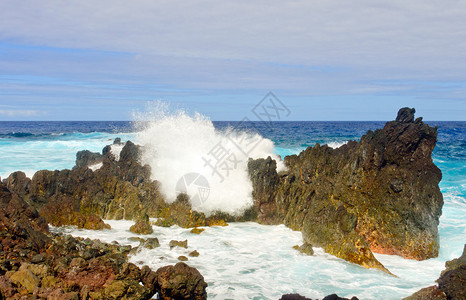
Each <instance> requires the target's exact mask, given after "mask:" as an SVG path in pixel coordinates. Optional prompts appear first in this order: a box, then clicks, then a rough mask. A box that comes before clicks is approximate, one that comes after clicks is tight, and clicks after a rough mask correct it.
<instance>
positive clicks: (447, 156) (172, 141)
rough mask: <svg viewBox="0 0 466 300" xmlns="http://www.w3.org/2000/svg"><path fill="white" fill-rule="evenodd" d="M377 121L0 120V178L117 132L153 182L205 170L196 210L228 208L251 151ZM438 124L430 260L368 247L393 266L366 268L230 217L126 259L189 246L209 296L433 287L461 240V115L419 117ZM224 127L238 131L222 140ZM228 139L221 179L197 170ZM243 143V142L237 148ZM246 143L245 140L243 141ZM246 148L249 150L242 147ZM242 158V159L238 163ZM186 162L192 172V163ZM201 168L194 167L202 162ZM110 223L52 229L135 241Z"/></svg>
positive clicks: (353, 136)
mask: <svg viewBox="0 0 466 300" xmlns="http://www.w3.org/2000/svg"><path fill="white" fill-rule="evenodd" d="M384 123H385V122H271V123H268V122H211V121H210V120H208V119H207V118H205V117H202V116H196V117H190V116H186V115H177V116H171V117H166V118H164V119H163V120H162V121H160V122H156V123H155V124H154V123H151V122H148V123H135V122H0V153H1V155H0V177H1V178H2V179H4V178H6V177H7V176H8V175H9V174H10V173H11V172H14V171H17V170H21V171H24V172H25V173H26V174H27V175H28V176H29V177H31V176H32V175H33V174H34V173H35V172H36V171H38V170H42V169H48V170H55V169H65V168H72V167H73V166H74V163H75V159H76V152H77V151H79V150H84V149H87V150H90V151H93V152H100V151H101V150H102V148H103V147H104V146H105V145H108V144H110V143H112V141H113V140H114V139H115V138H116V137H120V138H121V139H122V141H127V140H132V141H134V142H136V143H140V144H144V145H145V146H146V149H149V150H148V152H147V153H146V155H145V157H144V160H145V162H146V163H148V164H150V165H151V167H152V169H153V174H152V176H153V177H154V179H157V180H160V181H161V182H162V187H163V186H165V189H164V190H163V192H164V193H165V194H166V195H168V197H172V196H171V194H174V193H175V188H174V186H175V184H176V182H177V181H178V179H179V178H180V174H181V175H183V174H185V173H186V172H188V171H189V170H191V171H196V172H204V173H206V174H207V175H206V177H207V179H208V181H209V184H210V188H211V194H210V196H209V199H208V201H206V202H205V203H203V204H202V206H200V210H203V211H205V212H209V211H210V210H213V209H225V210H227V211H230V212H231V211H234V210H236V209H238V208H241V207H244V206H247V205H249V204H250V203H251V196H250V191H251V188H250V187H248V186H247V185H248V180H247V178H245V173H246V171H245V170H244V168H245V167H244V166H245V163H246V162H247V157H243V158H241V157H240V156H241V155H245V153H246V154H248V155H249V156H251V157H254V158H256V157H266V156H268V155H271V156H273V157H274V158H276V159H279V156H281V157H284V156H285V155H290V154H298V153H299V152H300V151H302V150H304V149H305V148H306V147H308V146H313V145H314V144H315V143H320V144H329V146H331V147H339V146H341V145H342V144H344V143H346V142H347V141H348V140H358V139H359V138H360V137H361V136H362V135H363V134H364V133H365V132H366V131H367V130H375V129H377V128H382V127H383V126H384ZM426 123H428V124H429V125H431V126H438V143H437V146H436V147H435V149H434V153H433V160H434V163H435V164H436V165H437V166H438V167H439V168H440V169H441V170H442V173H443V178H442V181H441V182H440V189H441V191H442V193H443V196H444V201H445V204H444V206H443V213H442V216H441V219H440V225H439V233H440V245H441V246H440V254H439V257H437V258H434V259H429V260H425V261H414V260H406V259H403V258H401V257H398V256H389V255H380V254H376V257H377V259H379V260H380V261H381V262H382V263H383V264H384V265H385V266H386V267H387V268H388V269H389V270H390V271H391V272H392V273H394V274H396V275H397V276H398V277H392V276H389V275H387V274H385V273H383V272H381V271H378V270H368V269H364V268H362V267H360V266H357V265H353V264H350V263H347V262H345V261H343V260H341V259H338V258H336V257H333V256H331V255H328V254H326V253H324V252H323V251H322V250H321V249H318V248H316V249H315V253H316V254H315V255H314V256H305V255H302V254H300V253H298V252H297V251H296V250H294V249H292V246H294V245H299V244H302V237H301V233H300V232H296V231H292V230H290V229H288V228H286V227H285V226H283V225H278V226H266V225H260V224H256V223H234V224H230V225H229V226H226V227H211V228H206V230H205V232H203V233H202V234H201V235H193V234H191V233H189V230H187V229H183V228H180V227H177V226H173V227H170V228H162V227H155V226H154V233H153V236H155V237H157V238H158V239H159V240H160V242H161V247H159V248H156V249H153V250H148V249H144V250H143V251H142V252H140V253H138V254H137V255H135V256H132V257H131V261H132V262H134V263H136V264H138V265H144V264H147V265H149V266H150V267H152V268H154V269H156V268H158V267H161V266H164V265H168V264H174V263H176V262H177V257H178V256H179V255H187V253H189V252H190V251H193V250H194V249H196V250H197V251H198V252H199V253H200V256H199V257H196V258H190V260H189V261H188V264H189V265H191V266H194V267H196V268H198V270H199V271H200V272H201V274H203V276H204V277H205V279H206V282H207V283H208V285H209V286H208V288H207V292H208V296H209V299H279V298H280V296H281V295H282V294H285V293H300V294H301V295H304V296H307V297H310V298H322V297H323V296H325V295H328V294H332V293H337V294H338V295H339V296H344V297H349V298H350V297H351V296H357V297H359V299H381V298H383V299H401V298H403V297H406V296H408V295H410V294H412V293H413V292H415V291H417V290H419V289H420V288H423V287H427V286H429V285H433V284H435V280H436V279H437V278H438V277H439V275H440V272H441V271H442V270H443V269H444V263H445V261H447V260H450V259H452V258H455V257H458V256H459V255H461V252H462V249H463V245H464V243H465V242H466V218H465V216H466V122H426ZM232 128H236V129H241V132H243V133H244V134H242V135H235V139H231V138H230V137H231V133H232V132H233V130H232ZM225 141H227V142H228V143H230V144H228V143H227V144H226V146H225V148H226V150H227V151H229V152H228V153H230V154H235V155H236V156H235V157H236V158H237V161H238V164H237V166H236V165H235V166H236V168H235V170H232V171H231V172H229V174H224V176H225V178H224V180H221V178H218V176H215V175H216V174H214V173H215V172H214V171H212V172H210V171H211V170H209V169H206V168H205V163H203V161H202V158H205V157H208V155H209V153H211V152H212V149H215V148H214V147H216V145H218V144H220V143H221V142H225ZM240 141H241V142H243V141H246V144H244V143H243V144H241V145H243V146H244V145H249V148H248V151H245V148H244V147H243V146H242V147H236V148H234V146H238V145H239V142H240ZM251 145H253V146H254V147H251ZM249 150H250V151H249ZM240 161H241V162H240ZM193 168H194V169H193ZM202 168H203V169H202ZM107 222H108V223H109V224H110V225H111V226H112V229H111V230H101V231H91V230H78V229H76V228H73V227H65V228H54V229H53V230H56V231H62V232H66V233H70V234H72V235H75V236H83V237H90V238H98V239H101V240H102V241H105V242H112V241H114V240H116V241H118V242H120V243H123V244H131V245H133V246H137V243H134V242H131V241H130V240H129V238H130V237H132V236H135V235H134V234H132V233H131V232H130V231H129V227H130V226H131V225H132V224H133V222H131V221H114V220H109V221H107ZM172 239H175V240H184V239H188V245H189V248H188V249H175V250H172V251H170V250H169V247H168V242H169V241H170V240H172Z"/></svg>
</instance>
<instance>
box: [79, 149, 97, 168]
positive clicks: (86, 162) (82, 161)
mask: <svg viewBox="0 0 466 300" xmlns="http://www.w3.org/2000/svg"><path fill="white" fill-rule="evenodd" d="M102 160H103V156H102V154H100V153H97V152H91V151H89V150H82V151H79V152H78V153H76V167H78V168H81V167H88V166H92V165H95V164H98V163H102Z"/></svg>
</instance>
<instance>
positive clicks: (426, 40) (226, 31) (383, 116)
mask: <svg viewBox="0 0 466 300" xmlns="http://www.w3.org/2000/svg"><path fill="white" fill-rule="evenodd" d="M407 2H408V3H407ZM269 91H273V92H274V93H275V95H277V96H278V97H279V98H280V99H281V101H282V102H283V103H284V104H285V105H286V106H287V107H289V109H290V111H291V114H290V116H289V117H288V118H287V120H390V119H393V118H394V117H395V115H396V112H397V110H398V108H400V107H404V106H410V107H415V108H416V110H417V115H418V116H423V117H424V119H426V120H466V2H464V1H453V0H446V1H418V0H414V1H390V2H387V3H380V2H376V1H369V0H368V1H360V0H358V1H351V2H348V1H262V0H261V1H242V0H240V1H234V2H231V1H228V2H226V1H198V0H193V1H189V2H187V1H178V0H171V1H165V0H159V1H130V2H128V1H120V0H102V1H87V0H81V1H75V0H71V1H58V0H56V1H50V0H44V1H27V0H26V1H10V0H2V1H1V2H0V120H131V119H132V115H133V112H134V111H143V110H144V109H145V107H146V106H147V103H148V102H150V101H154V100H163V101H167V102H170V103H172V106H174V107H178V108H183V109H185V110H187V111H192V112H194V111H198V112H201V113H202V114H205V115H207V116H209V117H210V118H211V119H212V120H240V119H242V118H243V117H245V116H250V114H251V109H252V108H253V107H254V106H255V105H256V103H258V102H259V101H260V100H261V99H262V98H263V97H264V96H265V95H266V94H267V93H268V92H269Z"/></svg>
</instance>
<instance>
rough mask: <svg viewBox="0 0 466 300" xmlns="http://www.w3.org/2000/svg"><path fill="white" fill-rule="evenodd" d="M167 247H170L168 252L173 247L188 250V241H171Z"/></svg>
mask: <svg viewBox="0 0 466 300" xmlns="http://www.w3.org/2000/svg"><path fill="white" fill-rule="evenodd" d="M169 246H170V250H171V249H173V248H175V247H180V248H185V249H188V240H184V241H175V240H171V241H170V244H169Z"/></svg>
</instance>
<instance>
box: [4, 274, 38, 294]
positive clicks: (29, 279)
mask: <svg viewBox="0 0 466 300" xmlns="http://www.w3.org/2000/svg"><path fill="white" fill-rule="evenodd" d="M10 280H11V282H13V283H15V284H17V285H21V286H22V287H24V288H25V289H26V290H27V291H28V292H29V293H32V292H33V291H34V289H35V288H37V287H38V286H39V284H40V279H39V278H37V276H36V275H34V274H33V273H32V272H31V271H29V270H27V269H23V270H19V271H16V272H15V273H14V274H13V275H11V277H10Z"/></svg>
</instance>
